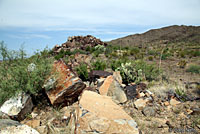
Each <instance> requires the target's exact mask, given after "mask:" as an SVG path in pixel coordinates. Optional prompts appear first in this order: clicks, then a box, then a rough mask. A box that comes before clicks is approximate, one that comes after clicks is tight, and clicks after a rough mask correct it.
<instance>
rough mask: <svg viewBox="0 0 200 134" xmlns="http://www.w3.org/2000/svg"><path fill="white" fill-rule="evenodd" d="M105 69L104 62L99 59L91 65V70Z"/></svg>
mask: <svg viewBox="0 0 200 134" xmlns="http://www.w3.org/2000/svg"><path fill="white" fill-rule="evenodd" d="M105 69H106V62H105V61H102V60H100V59H97V60H96V61H95V62H93V63H92V70H102V71H104V70H105Z"/></svg>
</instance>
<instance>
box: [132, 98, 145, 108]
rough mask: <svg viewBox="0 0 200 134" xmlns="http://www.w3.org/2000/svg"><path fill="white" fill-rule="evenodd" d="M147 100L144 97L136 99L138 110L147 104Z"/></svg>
mask: <svg viewBox="0 0 200 134" xmlns="http://www.w3.org/2000/svg"><path fill="white" fill-rule="evenodd" d="M147 102H148V101H147V100H144V99H137V100H136V101H134V104H135V107H136V108H137V109H138V110H142V109H143V108H144V107H145V106H146V104H147Z"/></svg>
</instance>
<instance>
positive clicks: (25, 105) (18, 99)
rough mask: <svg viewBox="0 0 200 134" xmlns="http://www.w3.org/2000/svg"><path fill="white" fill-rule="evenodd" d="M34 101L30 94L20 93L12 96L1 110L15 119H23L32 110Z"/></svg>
mask: <svg viewBox="0 0 200 134" xmlns="http://www.w3.org/2000/svg"><path fill="white" fill-rule="evenodd" d="M32 108H33V102H32V99H31V97H30V95H27V94H25V93H19V94H18V95H17V96H15V97H12V98H10V99H9V100H7V101H6V102H4V104H3V105H2V106H1V108H0V111H1V112H2V113H5V114H6V115H8V116H10V118H12V119H15V120H23V119H24V118H25V116H26V115H27V114H29V113H31V112H32Z"/></svg>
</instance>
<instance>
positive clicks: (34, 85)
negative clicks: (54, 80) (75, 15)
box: [0, 42, 52, 104]
mask: <svg viewBox="0 0 200 134" xmlns="http://www.w3.org/2000/svg"><path fill="white" fill-rule="evenodd" d="M25 55H26V53H25V51H24V50H23V49H20V50H19V51H11V50H8V49H7V47H6V46H5V44H4V42H1V43H0V56H1V57H0V58H1V59H2V61H1V62H0V79H1V81H0V104H2V103H3V102H4V101H5V100H6V99H8V98H10V97H12V96H14V95H16V94H18V93H20V92H25V93H29V94H32V95H36V94H37V93H39V92H40V91H41V90H42V86H43V84H44V81H45V79H46V78H47V77H48V76H49V74H50V72H51V67H52V66H51V59H50V58H48V57H49V55H48V53H46V50H45V51H43V52H37V53H35V55H33V56H31V57H30V58H27V57H25Z"/></svg>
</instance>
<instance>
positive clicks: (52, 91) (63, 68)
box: [44, 61, 85, 105]
mask: <svg viewBox="0 0 200 134" xmlns="http://www.w3.org/2000/svg"><path fill="white" fill-rule="evenodd" d="M44 87H45V88H47V87H48V88H49V89H48V91H46V92H47V96H48V97H49V100H50V101H51V104H52V105H57V104H60V103H63V102H73V101H75V100H76V99H77V97H78V96H79V95H80V93H81V92H82V90H83V89H84V88H85V84H84V83H83V82H82V81H81V79H80V78H78V77H77V76H76V75H75V74H74V73H73V72H72V71H71V70H70V68H69V67H68V66H67V65H66V64H65V63H64V62H63V61H56V62H54V65H53V73H52V76H51V78H50V79H48V82H47V83H46V84H45V85H44Z"/></svg>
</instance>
